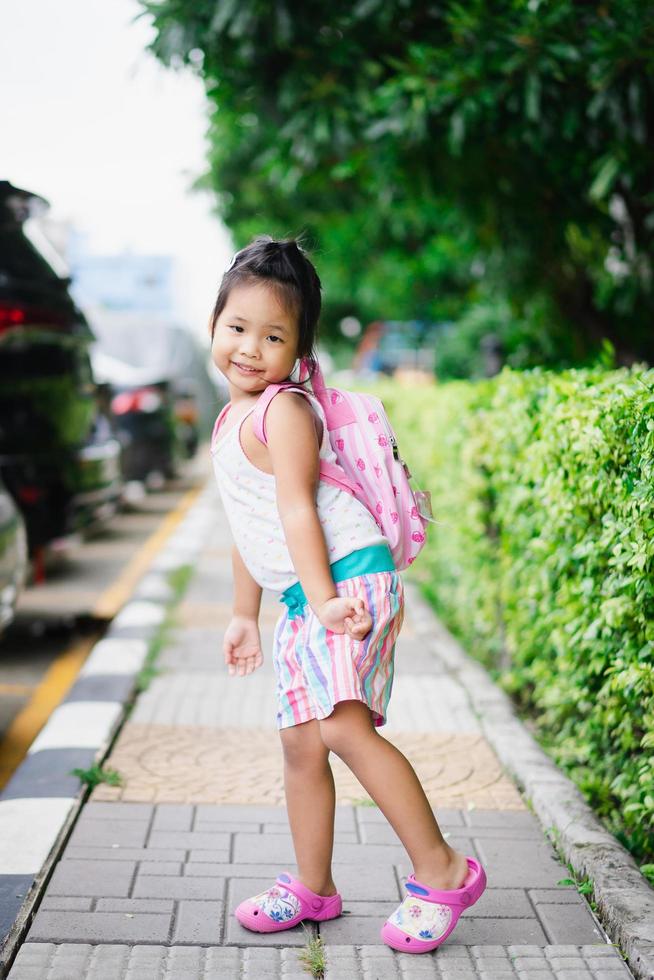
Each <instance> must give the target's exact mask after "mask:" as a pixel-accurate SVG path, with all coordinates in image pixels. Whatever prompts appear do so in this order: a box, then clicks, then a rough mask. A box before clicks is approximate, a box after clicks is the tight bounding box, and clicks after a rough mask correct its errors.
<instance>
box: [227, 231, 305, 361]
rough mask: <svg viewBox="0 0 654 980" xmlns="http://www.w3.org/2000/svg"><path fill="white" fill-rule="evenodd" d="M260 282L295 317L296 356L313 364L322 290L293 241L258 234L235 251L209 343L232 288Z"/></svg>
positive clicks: (295, 242)
mask: <svg viewBox="0 0 654 980" xmlns="http://www.w3.org/2000/svg"><path fill="white" fill-rule="evenodd" d="M260 282H265V283H266V284H267V285H269V286H270V288H271V289H272V290H273V291H274V293H275V294H276V297H277V300H278V301H279V303H280V304H281V305H282V306H283V308H284V309H285V310H287V311H288V312H291V313H292V314H293V315H296V316H297V318H298V326H299V343H298V357H305V358H308V359H309V362H310V364H312V363H315V360H316V356H315V352H314V345H315V341H316V336H317V332H318V319H319V317H320V307H321V297H320V290H321V288H322V287H321V284H320V279H319V278H318V273H317V272H316V270H315V268H314V266H313V264H312V263H311V262H310V261H309V259H308V258H307V255H306V253H305V251H304V249H303V248H302V246H301V245H300V244H299V243H298V242H297V241H296V240H295V239H294V238H288V239H282V240H275V239H273V238H271V236H270V235H257V237H256V238H254V239H253V240H252V241H251V242H250V244H249V245H246V246H245V248H242V249H241V250H240V251H239V252H236V254H235V255H234V256H233V258H232V262H231V265H230V266H229V268H228V269H227V271H226V272H225V274H224V276H223V278H222V281H221V283H220V288H219V290H218V296H217V297H216V302H215V304H214V307H213V311H212V314H211V320H210V323H211V339H212V341H213V335H214V332H215V329H216V321H217V320H218V317H219V316H220V314H221V313H222V311H223V310H224V309H225V305H226V303H227V298H228V296H229V294H230V292H231V291H232V289H233V288H234V286H241V285H245V284H249V283H260Z"/></svg>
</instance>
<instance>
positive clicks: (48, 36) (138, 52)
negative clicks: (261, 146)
mask: <svg viewBox="0 0 654 980" xmlns="http://www.w3.org/2000/svg"><path fill="white" fill-rule="evenodd" d="M140 10H141V8H140V6H139V5H138V4H137V3H136V0H59V2H53V0H10V2H5V3H2V4H0V134H1V135H0V179H7V180H10V181H11V182H12V183H13V184H14V185H16V186H18V187H23V188H25V189H27V190H31V191H35V192H36V193H38V194H40V195H42V196H43V197H45V198H46V199H47V200H48V201H49V202H50V205H51V210H50V217H51V218H53V219H57V220H63V221H70V222H72V223H73V224H74V226H75V228H76V229H77V230H78V231H79V232H81V233H83V234H85V235H87V236H88V245H89V248H90V250H91V251H92V252H94V253H99V254H107V253H113V252H120V251H122V250H124V249H132V250H133V251H135V252H145V253H156V254H170V255H173V256H175V257H176V259H177V268H178V273H177V278H176V296H177V306H178V309H177V312H178V313H179V315H180V316H181V318H182V320H183V322H184V324H185V325H187V326H188V327H189V329H191V330H192V331H193V332H195V333H198V334H200V335H204V331H205V329H206V322H207V319H208V316H209V312H210V309H211V305H212V303H213V300H214V299H215V294H216V290H217V287H218V284H219V280H220V276H221V274H222V272H223V271H224V269H225V268H226V266H227V265H228V263H229V258H230V256H231V254H232V243H231V239H230V236H229V233H228V231H227V230H226V229H225V228H224V227H223V225H222V224H221V222H220V220H219V219H218V218H217V217H216V216H214V215H212V213H211V205H212V201H211V198H210V197H209V195H207V194H198V193H197V192H191V190H190V186H191V184H192V182H193V180H194V179H195V178H196V177H197V176H198V175H199V174H201V173H202V172H203V170H204V169H205V156H206V153H205V138H204V134H205V132H206V128H207V116H206V108H205V99H204V91H203V87H202V82H201V80H200V79H199V78H197V77H196V76H195V75H193V74H192V73H191V72H190V71H189V70H184V69H183V70H179V71H175V70H172V69H170V68H164V66H163V65H161V64H160V63H159V62H157V61H156V60H155V58H154V56H153V55H151V54H150V53H149V52H147V51H146V50H145V48H146V45H147V43H148V41H149V40H150V38H151V37H152V35H153V30H152V27H151V26H150V23H149V21H148V20H147V19H145V18H141V19H139V20H136V21H135V17H136V16H137V15H138V14H139V12H140Z"/></svg>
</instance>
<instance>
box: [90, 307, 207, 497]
mask: <svg viewBox="0 0 654 980" xmlns="http://www.w3.org/2000/svg"><path fill="white" fill-rule="evenodd" d="M89 315H90V316H91V317H92V319H91V325H92V328H93V332H94V334H95V336H96V338H97V339H96V342H95V343H94V344H93V347H92V349H91V362H92V364H93V373H94V375H95V377H96V379H97V380H101V381H103V382H105V383H106V384H108V385H110V387H111V391H112V396H116V397H115V400H114V401H112V399H109V402H108V404H109V405H110V407H111V412H112V416H113V418H114V426H115V429H116V432H117V433H118V436H119V438H120V440H121V443H122V444H123V462H124V466H125V467H126V468H125V476H126V478H127V479H128V480H133V479H145V478H146V474H147V472H148V471H150V470H151V469H152V468H154V469H156V470H158V471H159V472H162V473H164V474H166V475H168V474H169V473H171V472H174V471H176V470H177V468H178V465H179V463H180V462H181V460H182V459H184V458H190V457H191V456H193V455H194V454H195V452H196V450H197V447H198V443H199V440H200V438H201V437H202V436H203V435H204V434H206V435H208V434H209V432H210V431H211V426H212V425H213V421H214V419H215V417H216V414H217V410H216V401H217V396H218V400H220V398H221V396H220V395H219V393H218V392H217V391H216V388H215V386H214V384H213V383H212V381H211V379H210V377H209V374H208V372H207V365H206V359H205V353H204V350H203V349H202V348H201V347H200V345H199V343H198V340H197V338H196V337H194V336H193V335H192V334H191V333H190V331H189V330H188V329H185V328H184V327H183V326H181V324H179V323H178V322H176V321H175V319H174V318H172V317H171V316H170V315H164V314H155V313H150V312H147V311H139V310H121V309H115V310H107V309H100V308H98V309H94V310H93V309H92V310H90V314H89ZM153 386H156V392H152V391H149V392H147V391H145V389H148V388H150V389H151V388H153ZM139 388H142V389H144V391H143V393H142V394H138V391H137V389H139ZM130 392H133V394H134V397H132V398H131V400H130V398H128V397H127V396H128V395H129V393H130ZM154 394H156V396H157V397H154ZM157 399H158V400H157ZM137 471H140V475H138V474H137Z"/></svg>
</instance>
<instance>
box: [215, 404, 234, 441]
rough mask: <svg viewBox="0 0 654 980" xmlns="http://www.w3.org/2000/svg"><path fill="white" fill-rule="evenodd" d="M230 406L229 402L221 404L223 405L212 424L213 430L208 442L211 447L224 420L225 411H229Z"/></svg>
mask: <svg viewBox="0 0 654 980" xmlns="http://www.w3.org/2000/svg"><path fill="white" fill-rule="evenodd" d="M230 407H231V402H227V404H226V405H223V407H222V408H221V410H220V412H219V414H218V418H217V419H216V421H215V422H214V424H213V432H212V433H211V442H210V446H212V447H213V444H214V442H215V441H216V439H217V438H218V430H219V429H220V426H221V425H222V424H223V422H224V421H225V416H226V415H227V412H228V411H229V409H230Z"/></svg>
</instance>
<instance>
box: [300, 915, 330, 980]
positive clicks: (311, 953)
mask: <svg viewBox="0 0 654 980" xmlns="http://www.w3.org/2000/svg"><path fill="white" fill-rule="evenodd" d="M303 928H304V926H303ZM304 931H305V932H307V930H306V929H305V930H304ZM298 959H299V960H300V962H301V963H302V964H303V965H304V968H305V970H306V971H307V973H310V974H311V976H312V977H313V978H314V980H323V978H324V976H325V947H324V945H323V941H322V939H321V937H320V936H312V937H311V938H310V939H309V940H308V942H307V944H306V946H305V947H304V948H303V949H302V950H300V952H299V953H298Z"/></svg>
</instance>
